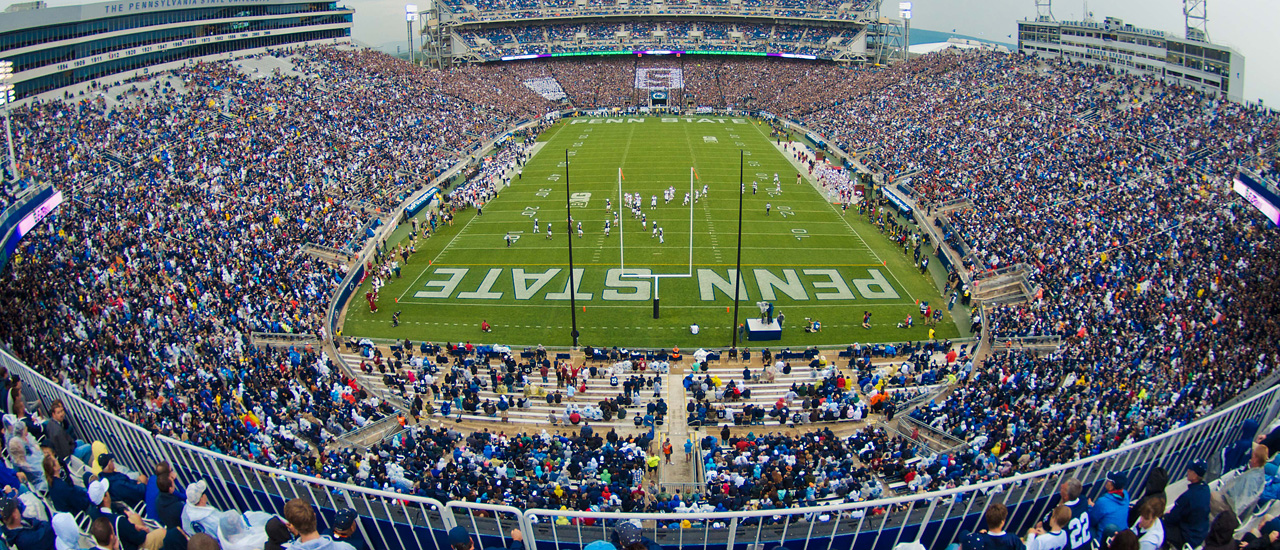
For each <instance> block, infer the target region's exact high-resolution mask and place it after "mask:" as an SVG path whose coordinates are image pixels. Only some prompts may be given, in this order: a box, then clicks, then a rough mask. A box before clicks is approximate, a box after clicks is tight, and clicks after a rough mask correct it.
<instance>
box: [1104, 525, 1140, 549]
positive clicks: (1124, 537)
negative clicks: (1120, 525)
mask: <svg viewBox="0 0 1280 550" xmlns="http://www.w3.org/2000/svg"><path fill="white" fill-rule="evenodd" d="M1103 542H1106V543H1107V544H1106V545H1105V546H1103V549H1104V550H1142V544H1141V543H1140V542H1138V535H1135V534H1134V533H1133V531H1130V530H1128V529H1125V530H1123V531H1120V532H1119V533H1116V535H1115V536H1114V537H1112V538H1111V539H1110V541H1103Z"/></svg>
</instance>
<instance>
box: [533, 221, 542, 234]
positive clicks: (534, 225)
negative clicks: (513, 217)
mask: <svg viewBox="0 0 1280 550" xmlns="http://www.w3.org/2000/svg"><path fill="white" fill-rule="evenodd" d="M538 233H540V232H539V231H538V218H534V219H533V234H534V235H537V234H538Z"/></svg>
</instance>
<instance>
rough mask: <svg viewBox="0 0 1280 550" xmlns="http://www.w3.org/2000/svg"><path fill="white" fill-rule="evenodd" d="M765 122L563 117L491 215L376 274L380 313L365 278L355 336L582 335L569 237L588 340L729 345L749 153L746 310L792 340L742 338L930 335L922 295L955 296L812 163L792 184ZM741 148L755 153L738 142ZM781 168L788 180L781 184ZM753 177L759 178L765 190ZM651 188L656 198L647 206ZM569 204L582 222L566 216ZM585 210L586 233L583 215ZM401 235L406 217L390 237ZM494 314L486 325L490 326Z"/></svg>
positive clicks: (933, 298) (489, 339) (494, 339)
mask: <svg viewBox="0 0 1280 550" xmlns="http://www.w3.org/2000/svg"><path fill="white" fill-rule="evenodd" d="M768 131H769V127H768V126H767V125H761V124H760V123H759V122H757V121H755V120H752V119H741V118H721V117H715V118H701V117H697V116H695V117H679V118H659V117H642V118H576V119H570V120H566V121H563V122H561V123H559V124H558V125H557V126H555V127H553V128H551V129H550V130H548V131H546V132H545V133H544V134H543V135H542V137H541V138H540V139H542V140H545V142H544V143H543V144H542V148H541V149H540V150H539V151H538V152H537V154H535V155H534V156H533V158H532V159H531V160H530V161H529V162H528V163H527V164H526V165H525V167H524V174H523V177H522V178H519V179H515V180H513V182H512V185H511V186H510V187H508V188H507V189H505V190H503V191H502V192H501V194H500V195H499V197H498V198H497V199H495V200H493V201H491V202H490V203H489V204H487V205H485V206H484V209H483V215H480V216H477V215H475V211H474V210H467V211H464V212H460V213H459V214H458V216H457V218H456V220H455V222H454V224H453V226H452V227H444V228H442V229H441V230H440V231H438V232H437V233H436V235H435V236H434V237H433V238H430V239H421V238H420V239H418V241H417V244H416V246H417V252H416V253H415V254H414V255H413V256H412V257H411V258H410V259H409V262H408V263H407V265H405V266H404V267H403V269H402V273H401V278H398V279H392V280H390V281H389V282H388V283H387V284H386V285H385V286H384V287H383V288H382V290H381V293H380V300H379V310H378V312H377V313H370V311H369V307H368V305H367V304H366V303H365V301H364V299H363V296H364V293H365V290H367V285H368V283H367V282H366V287H364V288H362V289H360V290H359V291H358V292H357V293H356V294H355V295H353V298H352V300H351V305H350V308H349V311H348V313H347V316H346V321H345V324H344V327H343V334H344V335H346V336H349V337H381V338H408V339H411V340H415V341H420V340H428V341H436V342H442V341H467V340H469V341H471V342H475V343H501V344H506V345H512V346H525V345H536V344H545V345H548V346H565V345H570V344H571V343H572V340H571V337H570V326H571V317H570V309H571V308H570V300H569V298H570V296H569V291H570V289H569V286H570V285H569V279H570V273H569V244H570V243H569V241H570V240H572V246H573V259H574V268H575V273H576V275H575V276H574V278H575V279H576V282H577V289H576V293H575V295H574V299H575V301H576V310H575V313H576V315H577V326H578V330H579V331H580V334H581V338H580V341H579V342H580V344H581V345H595V346H614V345H617V346H631V347H642V346H653V347H657V346H665V347H670V346H679V347H682V348H697V347H706V348H719V347H724V346H728V345H729V344H730V341H731V338H732V335H733V332H732V331H733V328H732V327H733V326H734V325H733V311H732V306H733V304H734V300H733V288H734V286H733V285H734V273H735V271H734V270H735V260H736V254H737V249H736V247H737V244H738V243H737V237H736V235H737V231H738V201H739V197H738V193H737V190H738V181H739V161H740V158H741V159H743V160H744V161H745V162H744V163H743V165H744V172H745V176H744V177H745V181H746V185H745V187H746V194H745V198H744V206H743V210H742V278H741V291H740V297H741V300H740V306H739V307H740V313H739V319H740V321H739V322H746V319H748V318H751V317H757V318H758V317H759V316H760V310H759V307H758V306H757V305H756V303H757V302H758V301H761V300H767V301H770V302H772V303H773V304H774V311H775V313H777V312H782V313H784V314H785V315H786V321H785V323H784V327H783V338H782V340H781V341H780V342H769V343H763V342H752V343H748V344H740V345H748V346H752V347H765V346H772V347H775V348H777V347H783V346H790V347H801V346H807V345H815V344H816V345H836V344H846V343H851V342H891V341H903V340H920V339H925V338H927V337H928V331H929V327H926V326H924V324H923V323H920V322H919V320H920V316H919V308H918V305H917V304H918V302H919V301H928V302H930V303H931V304H933V305H934V306H935V307H936V306H938V305H943V304H944V303H945V302H944V300H943V298H942V297H941V296H939V292H938V286H937V284H936V283H935V279H934V276H933V275H932V274H921V273H920V271H919V270H918V269H916V268H915V267H914V266H913V261H912V258H911V257H910V256H909V255H904V254H903V252H902V251H901V249H900V248H898V247H897V246H896V245H894V244H892V243H891V242H890V241H889V240H888V239H887V238H886V237H885V236H883V235H881V234H880V232H879V231H878V230H877V229H876V228H875V227H874V226H872V225H871V224H870V223H869V222H867V221H866V220H865V218H862V217H860V216H858V215H856V209H854V208H851V209H850V210H849V212H848V214H844V215H842V212H841V209H840V208H839V207H838V206H836V205H833V204H831V203H829V202H828V201H827V200H826V199H825V198H824V197H823V196H822V194H821V193H820V192H819V191H818V190H817V189H816V188H815V187H814V186H813V185H812V184H811V183H810V181H809V180H808V179H807V178H808V175H807V174H805V179H804V180H803V182H802V183H800V184H797V182H796V174H797V168H796V167H795V166H794V165H793V164H792V163H791V162H790V160H789V159H788V158H787V157H786V156H784V155H783V154H782V153H781V152H780V151H779V150H778V149H777V148H776V147H775V146H774V144H773V142H771V141H770V140H769V136H768ZM739 151H745V154H744V155H743V156H741V157H740V154H739ZM566 152H567V154H568V161H567V162H568V166H566ZM691 167H692V168H693V169H694V170H696V178H695V179H694V181H693V186H694V191H695V192H696V193H701V192H702V189H703V186H704V185H705V186H706V188H707V195H706V196H705V197H704V198H701V199H698V200H697V201H691V204H692V208H690V206H689V205H686V204H685V202H684V197H685V194H686V193H689V192H690V176H691ZM566 168H567V169H568V173H567V174H566ZM619 168H621V171H622V174H623V176H622V177H623V179H622V181H621V191H622V192H623V193H640V195H641V196H642V204H643V206H642V208H641V211H642V212H643V214H644V216H645V219H644V220H643V226H642V220H640V219H636V218H633V215H632V212H631V211H630V209H629V208H627V207H625V206H623V205H622V201H621V200H620V198H619V175H618V174H619ZM775 173H776V174H778V176H779V180H780V183H781V193H778V192H777V191H776V189H775V184H774V182H773V178H774V174H775ZM753 180H755V181H757V182H758V183H759V185H758V191H756V192H755V193H753V192H752V181H753ZM566 181H567V182H568V185H569V187H570V188H569V193H570V196H571V198H570V200H569V202H570V203H571V204H572V207H571V211H569V212H566V189H565V186H566ZM672 187H674V189H675V193H674V200H672V201H671V202H670V203H668V202H666V201H665V200H664V192H665V191H667V190H668V189H669V188H672ZM655 195H656V196H657V202H658V204H657V206H656V207H651V201H652V197H653V196H655ZM607 206H608V207H607ZM766 207H767V208H766ZM691 211H692V212H691ZM615 213H616V214H617V215H618V219H619V220H620V224H619V225H613V227H612V228H611V231H610V234H609V235H607V236H606V235H605V222H606V220H613V218H614V214H615ZM568 215H572V218H573V220H574V222H573V225H572V226H570V225H569V224H567V223H566V218H567V216H568ZM691 218H692V231H691V230H690V220H691ZM535 222H536V224H537V228H538V232H537V233H534V226H535ZM578 222H581V224H582V228H583V235H582V236H581V237H578V236H577V234H576V231H575V230H572V229H576V224H577V223H578ZM548 223H549V224H551V229H552V234H551V237H550V238H548V237H547V234H546V229H547V224H548ZM654 223H657V224H658V226H659V227H660V228H661V230H662V236H661V239H659V238H658V237H655V236H654V235H653V224H654ZM406 226H407V224H406ZM405 233H407V231H405V230H404V229H403V228H402V229H401V230H400V231H399V232H397V233H396V235H403V234H405ZM507 235H510V236H511V238H512V241H513V242H512V243H511V245H510V246H508V245H507V242H506V239H505V237H506V236H507ZM691 235H692V239H690V236H691ZM396 238H399V237H396ZM660 240H661V242H660ZM407 242H408V241H407V240H402V241H401V243H406V244H407ZM394 244H395V243H389V245H388V246H389V247H391V248H394ZM691 263H692V265H691ZM655 276H657V277H655ZM655 294H656V295H657V297H658V298H660V301H659V305H660V316H659V318H658V319H654V318H653V299H654V297H655ZM395 311H400V312H401V315H400V326H398V327H392V326H391V316H392V313H393V312H395ZM865 311H870V312H871V313H872V328H871V329H864V328H862V317H863V312H865ZM957 312H958V311H957ZM909 314H911V315H915V318H916V320H917V323H916V324H915V326H914V327H913V328H910V329H900V328H897V327H896V324H897V323H898V321H900V320H902V319H904V318H906V317H907V315H909ZM806 318H811V319H814V320H818V321H821V323H822V331H821V332H820V333H806V332H804V331H803V326H804V325H805V320H806ZM485 320H487V321H488V322H489V323H490V324H491V325H492V326H493V332H492V333H489V334H484V333H482V332H481V331H480V324H481V322H482V321H485ZM966 323H967V322H966ZM691 325H698V326H699V328H700V332H699V334H697V335H694V334H692V331H691V330H690V326H691ZM936 330H937V333H936V337H938V338H945V337H954V336H957V335H958V334H959V331H958V330H957V328H956V325H955V324H954V323H953V321H952V319H951V317H950V315H949V314H948V315H947V316H946V317H945V318H944V319H943V321H942V322H941V323H939V324H938V325H937V327H936Z"/></svg>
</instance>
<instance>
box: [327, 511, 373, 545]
mask: <svg viewBox="0 0 1280 550" xmlns="http://www.w3.org/2000/svg"><path fill="white" fill-rule="evenodd" d="M358 520H359V517H358V516H357V515H356V511H355V510H352V509H350V508H347V509H345V510H340V511H339V512H338V515H337V517H336V518H335V519H334V520H333V532H332V533H330V537H332V538H333V540H334V542H345V543H347V544H350V545H351V547H352V548H355V549H356V550H366V549H367V548H368V545H367V544H365V541H364V535H363V534H361V533H360V532H359V531H358V528H359V527H360V522H359V521H358Z"/></svg>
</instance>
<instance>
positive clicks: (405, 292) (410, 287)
mask: <svg viewBox="0 0 1280 550" xmlns="http://www.w3.org/2000/svg"><path fill="white" fill-rule="evenodd" d="M479 217H480V216H471V219H470V220H467V223H466V224H465V225H463V226H462V229H459V230H458V233H457V234H455V235H454V236H453V238H452V239H449V242H448V243H447V244H445V245H444V248H441V249H440V253H439V254H436V257H435V258H432V259H431V261H430V262H428V263H427V267H424V268H422V272H421V273H418V276H417V277H414V279H413V282H411V283H409V286H407V287H405V289H404V292H401V293H400V297H399V298H397V300H403V299H404V295H405V294H408V293H409V290H410V289H412V288H414V287H416V286H417V285H418V279H421V278H422V276H423V275H426V274H427V270H428V268H430V267H431V264H434V263H436V260H439V259H440V257H441V256H444V253H445V252H448V251H449V247H451V246H453V242H454V241H456V240H458V237H461V236H462V234H463V233H466V232H467V228H468V227H471V222H473V221H476V218H479Z"/></svg>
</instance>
